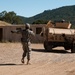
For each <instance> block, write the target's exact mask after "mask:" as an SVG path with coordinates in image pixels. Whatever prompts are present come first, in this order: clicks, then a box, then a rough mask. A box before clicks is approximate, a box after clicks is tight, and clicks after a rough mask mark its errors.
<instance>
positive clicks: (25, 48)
mask: <svg viewBox="0 0 75 75" xmlns="http://www.w3.org/2000/svg"><path fill="white" fill-rule="evenodd" d="M22 46H23V55H22V58H23V59H24V58H25V57H26V56H27V60H30V51H31V48H30V42H28V43H26V42H22Z"/></svg>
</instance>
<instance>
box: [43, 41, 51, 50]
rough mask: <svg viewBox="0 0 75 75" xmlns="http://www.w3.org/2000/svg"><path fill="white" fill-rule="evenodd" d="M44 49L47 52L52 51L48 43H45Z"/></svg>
mask: <svg viewBox="0 0 75 75" xmlns="http://www.w3.org/2000/svg"><path fill="white" fill-rule="evenodd" d="M44 48H45V50H46V51H52V45H50V44H49V43H48V42H46V41H45V42H44Z"/></svg>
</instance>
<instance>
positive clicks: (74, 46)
mask: <svg viewBox="0 0 75 75" xmlns="http://www.w3.org/2000/svg"><path fill="white" fill-rule="evenodd" d="M71 53H75V42H73V45H72V48H71Z"/></svg>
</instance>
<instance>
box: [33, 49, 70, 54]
mask: <svg viewBox="0 0 75 75" xmlns="http://www.w3.org/2000/svg"><path fill="white" fill-rule="evenodd" d="M32 51H35V52H46V53H61V54H66V53H70V52H68V51H66V50H53V49H52V51H46V50H45V49H32Z"/></svg>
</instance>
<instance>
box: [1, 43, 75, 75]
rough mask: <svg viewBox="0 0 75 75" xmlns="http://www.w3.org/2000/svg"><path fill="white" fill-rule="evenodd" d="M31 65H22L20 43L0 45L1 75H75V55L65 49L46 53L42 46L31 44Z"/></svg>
mask: <svg viewBox="0 0 75 75" xmlns="http://www.w3.org/2000/svg"><path fill="white" fill-rule="evenodd" d="M31 48H32V51H31V60H30V63H31V65H26V58H25V64H22V63H21V56H22V52H23V50H22V45H21V44H20V43H0V75H75V53H71V51H70V50H68V51H65V50H64V48H63V47H57V48H54V49H53V51H52V52H46V51H45V50H44V48H43V45H42V44H31Z"/></svg>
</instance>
